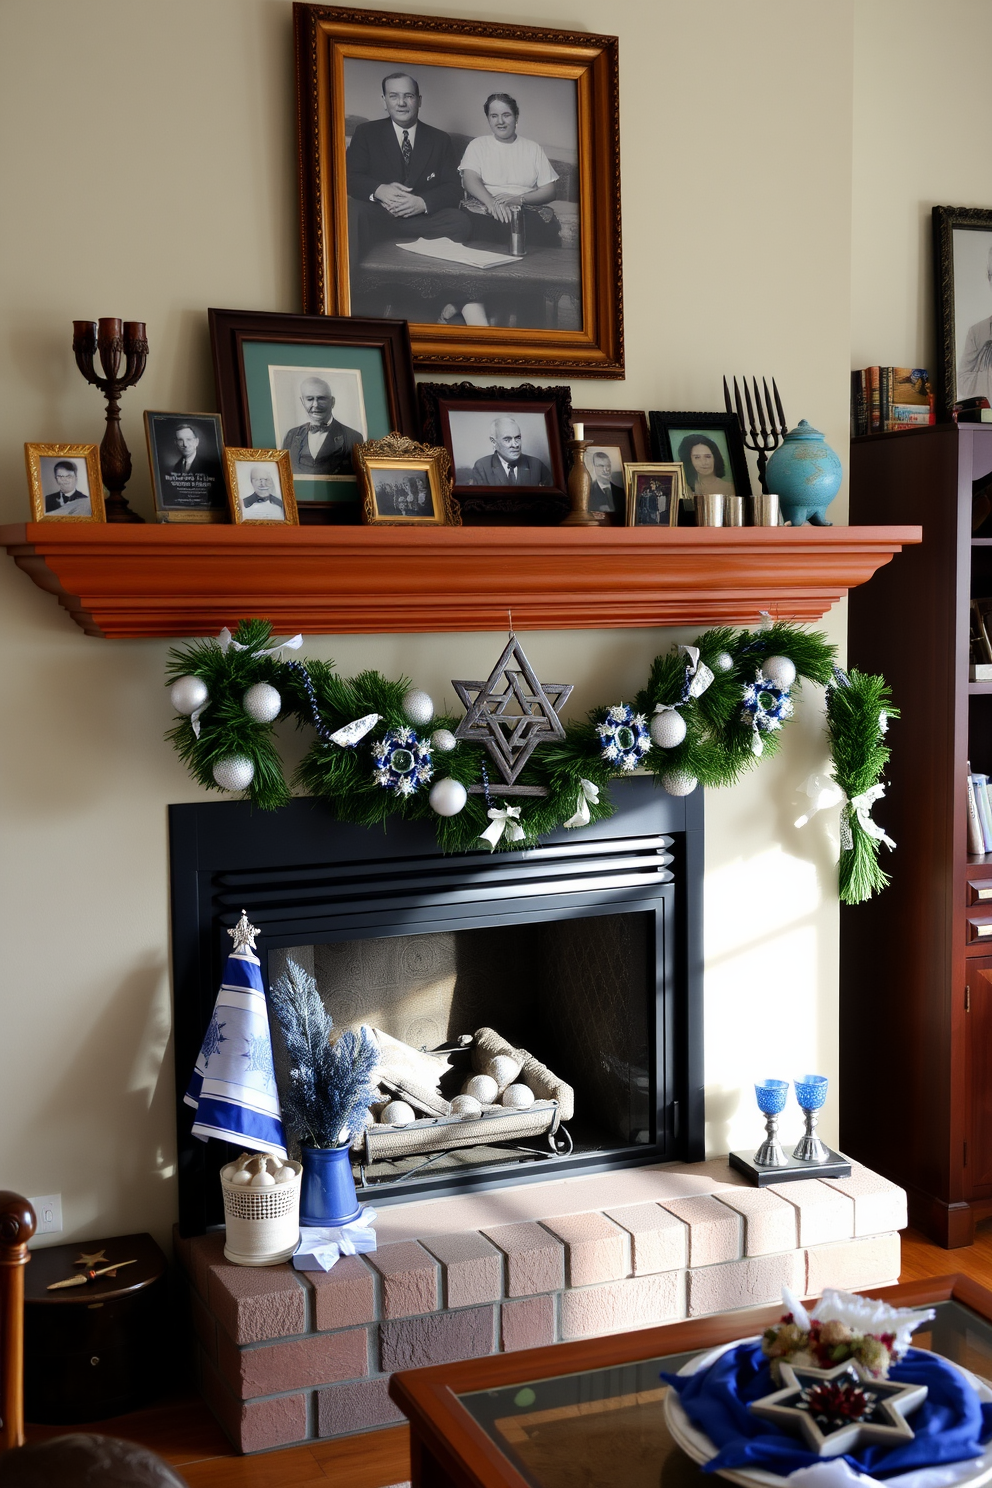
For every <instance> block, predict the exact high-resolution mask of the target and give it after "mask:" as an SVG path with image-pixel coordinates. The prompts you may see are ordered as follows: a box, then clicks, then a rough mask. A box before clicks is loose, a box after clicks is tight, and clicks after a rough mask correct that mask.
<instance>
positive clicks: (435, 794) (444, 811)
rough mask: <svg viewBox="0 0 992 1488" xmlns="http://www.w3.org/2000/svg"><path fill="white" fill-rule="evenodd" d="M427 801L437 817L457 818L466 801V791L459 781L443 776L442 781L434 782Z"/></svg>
mask: <svg viewBox="0 0 992 1488" xmlns="http://www.w3.org/2000/svg"><path fill="white" fill-rule="evenodd" d="M427 799H428V801H430V803H431V806H432V807H433V809H434V810H435V811H436V812H437V814H438V816H457V815H458V813H459V811H461V810H462V808H463V807H464V805H465V802H466V801H467V800H468V791H467V790H466V789H465V787H464V786H463V785H462V783H461V781H460V780H452V779H450V778H449V777H448V776H445V778H444V779H443V780H436V781H435V782H434V784H433V785H432V786H431V793H430V795H429V796H428V797H427Z"/></svg>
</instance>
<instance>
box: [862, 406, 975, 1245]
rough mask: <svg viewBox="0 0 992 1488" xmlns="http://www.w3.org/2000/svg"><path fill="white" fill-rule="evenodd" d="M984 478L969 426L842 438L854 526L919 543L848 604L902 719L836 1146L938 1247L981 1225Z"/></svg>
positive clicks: (964, 1238) (868, 912)
mask: <svg viewBox="0 0 992 1488" xmlns="http://www.w3.org/2000/svg"><path fill="white" fill-rule="evenodd" d="M990 474H992V428H988V427H982V426H980V425H967V426H960V427H957V426H955V425H952V424H946V425H945V424H942V425H936V426H933V427H929V428H920V429H913V430H905V431H901V432H896V433H891V434H875V435H871V436H870V437H868V438H866V439H856V440H853V441H852V445H851V521H852V523H861V522H873V523H888V522H893V521H899V522H919V523H921V524H922V526H923V542H922V544H920V545H919V546H918V547H913V548H907V549H906V551H905V552H904V554H903V556H902V558H901V559H900V561H899V563H898V564H891V565H889V566H887V567H886V568H885V569H883V570H881V571H880V572H879V573H878V574H877V575H876V577H875V579H874V581H873V582H872V584H871V585H870V586H868V587H866V588H864V589H859V590H855V591H853V592H852V594H851V599H850V630H849V643H848V655H849V661H850V664H851V665H853V666H858V667H861V668H863V669H864V670H866V671H880V672H883V673H884V674H885V676H886V677H887V678H888V680H889V682H890V683H891V685H892V690H893V694H894V698H895V702H896V704H897V705H898V706H899V707H900V708H901V709H902V719H901V721H900V722H899V723H897V724H893V725H892V734H891V739H892V745H893V750H894V754H893V760H892V763H891V766H890V769H889V772H888V776H887V779H888V793H887V795H886V797H885V799H884V800H883V801H881V802H880V803H879V805H878V807H877V808H876V813H875V814H876V816H877V818H878V820H879V821H880V822H882V823H883V824H884V826H885V828H886V831H888V833H889V834H890V836H892V837H893V838H894V839H895V841H896V843H897V844H898V848H897V851H896V852H895V853H893V854H892V856H891V858H889V859H888V861H886V863H885V864H884V866H885V867H886V869H887V870H888V871H889V872H891V874H892V885H891V887H890V888H889V889H888V890H887V891H886V892H885V893H884V894H882V895H881V896H879V898H878V899H877V900H875V901H873V902H871V903H870V904H867V905H862V906H860V907H859V908H857V909H845V910H843V911H842V916H841V1030H840V1040H841V1146H842V1148H843V1149H844V1151H846V1152H847V1153H849V1154H850V1155H851V1156H852V1157H855V1158H857V1159H858V1160H859V1161H862V1162H865V1163H867V1164H869V1165H870V1166H872V1167H874V1168H876V1169H877V1170H878V1171H879V1172H882V1173H884V1174H885V1175H886V1176H887V1177H890V1178H892V1179H893V1180H895V1181H896V1182H898V1183H901V1184H902V1185H903V1186H904V1187H905V1188H906V1190H907V1192H908V1194H909V1198H910V1217H911V1221H912V1222H913V1223H914V1224H915V1225H917V1226H918V1227H920V1228H922V1229H924V1230H925V1231H926V1232H927V1233H928V1234H930V1235H931V1236H932V1237H933V1238H934V1239H935V1240H937V1241H938V1242H939V1243H941V1244H943V1245H947V1246H958V1245H967V1244H969V1243H970V1242H971V1240H972V1239H973V1236H974V1225H975V1221H976V1219H980V1218H982V1217H984V1216H986V1215H989V1214H992V853H986V854H981V855H974V856H969V854H968V851H967V821H966V809H967V808H966V776H967V762H968V760H969V759H970V760H971V762H972V766H973V768H974V769H975V770H978V771H985V772H986V773H988V772H990V771H992V683H989V682H969V680H968V661H969V657H968V641H969V607H970V600H971V597H972V595H973V594H980V595H985V596H988V597H990V598H992V551H990V550H992V539H990V538H987V537H982V538H972V535H971V515H972V494H973V488H974V485H975V483H976V482H977V483H978V484H979V485H981V484H982V483H984V482H985V481H986V480H987V478H988V477H989V475H990Z"/></svg>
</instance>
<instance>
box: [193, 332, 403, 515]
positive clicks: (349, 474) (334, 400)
mask: <svg viewBox="0 0 992 1488" xmlns="http://www.w3.org/2000/svg"><path fill="white" fill-rule="evenodd" d="M208 317H209V323H210V341H211V346H212V349H213V359H214V375H215V378H216V381H217V398H218V404H219V407H220V412H221V416H222V418H223V421H224V430H225V434H226V437H227V440H228V442H229V443H230V444H232V445H239V446H244V447H248V448H255V449H259V448H265V449H284V450H287V451H288V452H289V456H290V462H291V466H292V472H293V485H294V488H295V491H296V499H297V506H298V508H299V515H300V522H301V523H302V524H304V525H306V524H315V523H344V524H349V525H350V524H357V523H359V522H361V519H362V517H361V510H362V508H361V497H362V490H361V483H360V481H359V477H358V475H357V472H356V470H355V466H354V461H353V456H352V451H353V449H354V447H355V445H356V444H361V443H363V442H365V441H366V440H369V439H382V438H385V436H386V435H387V434H390V433H393V432H396V433H400V434H405V435H407V436H408V437H410V438H413V439H416V438H417V437H418V436H419V433H420V424H419V419H418V417H417V402H416V395H415V391H414V381H413V358H412V355H411V351H410V332H409V328H408V326H407V324H406V322H405V321H399V320H361V319H353V318H351V317H343V316H326V315H279V314H274V313H271V312H264V311H248V310H210V311H208Z"/></svg>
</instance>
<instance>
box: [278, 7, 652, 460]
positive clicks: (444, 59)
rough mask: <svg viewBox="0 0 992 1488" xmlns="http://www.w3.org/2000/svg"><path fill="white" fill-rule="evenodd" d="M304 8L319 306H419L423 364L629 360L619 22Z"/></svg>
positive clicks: (303, 120)
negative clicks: (536, 22)
mask: <svg viewBox="0 0 992 1488" xmlns="http://www.w3.org/2000/svg"><path fill="white" fill-rule="evenodd" d="M294 22H295V29H296V64H297V65H296V76H297V103H298V117H299V120H300V132H299V140H300V185H301V195H302V202H301V220H302V226H303V286H304V288H303V296H304V304H305V306H306V308H307V309H308V310H311V311H316V312H318V313H320V314H331V315H349V314H350V315H362V316H391V317H392V316H395V317H396V318H398V319H402V320H407V321H409V322H410V330H411V335H412V337H413V352H414V357H415V359H416V362H417V364H418V365H419V366H421V367H427V366H430V367H433V368H434V369H437V370H440V369H442V368H444V369H448V370H453V371H460V372H464V371H465V370H467V369H471V370H473V371H480V370H484V369H489V370H490V371H492V372H501V373H509V374H517V375H519V374H520V373H524V372H542V371H548V370H550V369H551V368H554V369H555V375H558V374H561V375H571V376H579V377H583V376H584V377H622V376H623V369H624V361H623V330H622V318H621V317H622V310H621V298H620V288H619V286H620V283H621V273H620V191H619V181H620V159H619V146H620V120H619V111H618V98H619V88H618V42H617V38H616V37H615V36H597V35H594V34H592V33H591V32H583V33H582V34H581V35H579V34H576V33H575V32H574V31H572V32H569V31H552V30H549V29H547V28H538V27H534V26H522V25H519V24H517V23H516V22H514V23H513V24H500V23H499V22H498V21H491V20H460V19H459V20H454V21H453V20H451V19H449V18H448V17H444V18H441V17H438V18H437V19H434V18H432V17H425V16H415V15H397V14H395V13H390V12H387V11H373V10H348V9H345V8H344V7H336V6H335V7H331V6H324V5H304V4H297V5H296V6H295V7H294ZM535 330H536V331H538V332H539V334H538V335H537V336H535V335H534V334H533V332H534V331H535ZM425 437H426V436H425Z"/></svg>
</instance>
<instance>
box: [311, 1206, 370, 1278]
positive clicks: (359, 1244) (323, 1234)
mask: <svg viewBox="0 0 992 1488" xmlns="http://www.w3.org/2000/svg"><path fill="white" fill-rule="evenodd" d="M375 1217H376V1211H375V1210H374V1209H368V1208H365V1209H363V1210H362V1212H361V1214H360V1215H359V1216H358V1218H357V1219H354V1220H352V1222H351V1224H347V1225H340V1226H332V1227H328V1228H326V1229H325V1228H324V1227H323V1226H320V1227H319V1228H318V1227H316V1226H314V1227H312V1228H311V1227H309V1226H304V1227H303V1228H301V1230H300V1243H299V1245H298V1246H297V1247H296V1252H295V1254H294V1256H293V1265H294V1266H295V1267H296V1269H297V1271H312V1270H313V1269H314V1266H315V1265H316V1266H319V1267H320V1269H321V1270H322V1271H330V1269H331V1267H332V1266H333V1265H335V1264H336V1262H337V1261H338V1260H340V1258H341V1257H342V1256H343V1255H365V1254H366V1253H367V1252H369V1251H371V1250H375V1248H376V1243H377V1242H376V1234H375V1230H373V1229H372V1228H371V1226H372V1221H373V1220H374V1219H375Z"/></svg>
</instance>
